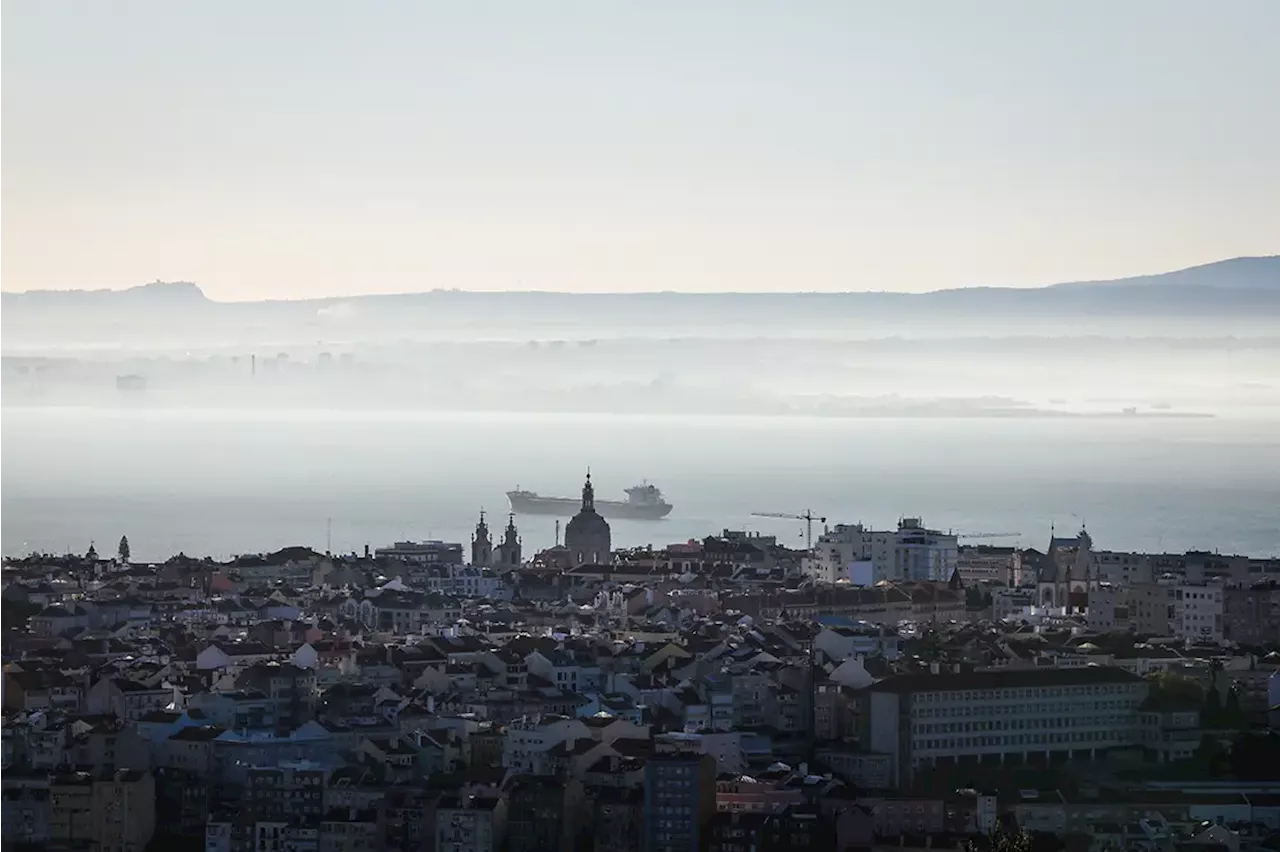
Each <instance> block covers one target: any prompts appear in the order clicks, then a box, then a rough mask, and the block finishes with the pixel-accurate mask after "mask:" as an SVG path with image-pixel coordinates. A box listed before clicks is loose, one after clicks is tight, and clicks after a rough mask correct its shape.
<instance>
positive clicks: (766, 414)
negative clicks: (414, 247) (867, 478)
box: [0, 400, 1219, 420]
mask: <svg viewBox="0 0 1280 852" xmlns="http://www.w3.org/2000/svg"><path fill="white" fill-rule="evenodd" d="M926 404H931V403H926ZM0 409H3V410H12V411H24V410H25V411H33V412H35V411H47V412H52V411H59V410H61V411H66V412H76V411H101V412H146V411H156V412H172V411H192V412H195V411H208V412H236V411H274V412H289V413H308V412H319V411H333V412H344V413H366V414H376V413H377V412H379V411H385V412H388V413H391V412H394V413H397V414H405V413H415V414H424V415H433V414H434V415H444V416H448V417H458V416H466V415H486V416H494V415H513V416H529V415H535V416H551V417H574V416H592V417H595V416H599V415H601V414H609V415H614V416H617V417H630V416H646V417H670V418H679V417H688V416H694V417H724V418H779V419H792V418H796V419H822V420H1208V419H1215V418H1217V417H1218V416H1219V415H1216V414H1212V413H1209V412H1201V411H1133V412H1127V411H1062V410H1054V409H1043V408H1007V409H988V410H983V409H973V410H966V409H964V408H963V407H957V408H956V409H954V410H946V409H941V410H938V411H932V412H931V411H921V410H918V409H914V410H913V409H912V408H911V407H909V406H906V407H903V408H901V409H891V408H885V409H881V410H876V411H861V412H859V411H823V410H792V411H785V410H773V411H770V410H760V411H742V410H717V409H715V408H714V407H710V408H707V409H705V410H696V409H686V410H683V411H662V410H655V409H646V410H636V411H610V412H602V411H585V410H575V409H573V408H563V409H561V408H556V409H541V410H537V409H502V408H484V407H479V408H477V407H472V408H447V407H428V406H415V405H407V404H401V405H395V404H385V405H382V406H380V407H378V408H369V407H364V406H355V405H345V406H315V405H300V404H290V403H289V402H288V401H284V402H280V403H278V404H267V405H245V406H235V405H220V406H200V405H186V404H183V403H179V402H173V403H164V402H157V401H154V400H147V401H145V402H144V401H141V400H139V401H136V402H127V401H121V402H118V403H115V404H103V403H85V404H78V405H77V404H71V403H67V402H62V401H59V402H47V403H41V402H36V401H30V400H23V401H12V402H11V401H8V400H4V401H0Z"/></svg>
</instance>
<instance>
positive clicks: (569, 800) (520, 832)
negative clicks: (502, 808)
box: [507, 775, 583, 852]
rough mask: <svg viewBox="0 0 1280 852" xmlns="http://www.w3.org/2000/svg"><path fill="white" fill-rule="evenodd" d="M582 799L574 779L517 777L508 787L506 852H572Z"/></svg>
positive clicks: (580, 785) (577, 782)
mask: <svg viewBox="0 0 1280 852" xmlns="http://www.w3.org/2000/svg"><path fill="white" fill-rule="evenodd" d="M582 801H583V795H582V782H581V781H577V780H575V779H573V778H553V777H548V776H536V775H523V776H517V777H516V778H514V779H512V781H511V782H510V783H509V784H508V785H507V852H573V850H574V848H575V842H576V840H577V836H578V822H579V816H580V813H581V807H582Z"/></svg>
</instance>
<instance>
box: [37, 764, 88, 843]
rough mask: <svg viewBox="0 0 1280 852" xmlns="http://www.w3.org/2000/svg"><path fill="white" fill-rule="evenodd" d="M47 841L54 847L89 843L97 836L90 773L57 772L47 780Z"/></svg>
mask: <svg viewBox="0 0 1280 852" xmlns="http://www.w3.org/2000/svg"><path fill="white" fill-rule="evenodd" d="M49 804H50V810H49V840H50V843H51V845H53V846H55V847H64V848H66V847H70V848H75V847H76V846H86V845H91V844H92V842H93V841H94V840H96V839H97V837H98V834H97V828H98V827H97V824H96V822H95V820H94V813H93V776H92V775H90V774H89V773H88V772H71V773H60V774H57V775H54V776H52V777H50V779H49Z"/></svg>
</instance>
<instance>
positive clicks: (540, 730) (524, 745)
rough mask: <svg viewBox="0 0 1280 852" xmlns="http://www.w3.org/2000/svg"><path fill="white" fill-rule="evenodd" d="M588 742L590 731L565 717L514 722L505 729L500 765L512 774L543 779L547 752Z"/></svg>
mask: <svg viewBox="0 0 1280 852" xmlns="http://www.w3.org/2000/svg"><path fill="white" fill-rule="evenodd" d="M591 739H592V736H591V729H590V728H588V727H587V726H586V724H584V723H583V721H582V720H581V719H575V718H569V717H565V716H534V717H524V718H520V719H516V720H514V721H512V722H511V724H510V725H508V726H507V737H506V742H505V744H504V746H503V750H502V765H503V767H504V768H507V769H510V770H512V771H513V772H522V773H526V774H529V775H545V774H547V773H548V772H550V770H551V749H553V748H554V747H556V746H558V745H560V744H561V743H565V744H566V745H567V747H568V748H569V749H570V750H572V747H573V744H574V743H575V742H579V741H581V742H586V741H589V740H591Z"/></svg>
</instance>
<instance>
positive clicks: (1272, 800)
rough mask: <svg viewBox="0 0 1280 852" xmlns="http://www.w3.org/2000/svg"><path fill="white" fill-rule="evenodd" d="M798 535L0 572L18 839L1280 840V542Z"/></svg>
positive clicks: (605, 851)
mask: <svg viewBox="0 0 1280 852" xmlns="http://www.w3.org/2000/svg"><path fill="white" fill-rule="evenodd" d="M808 520H809V522H810V523H812V522H814V521H818V522H819V523H818V528H817V529H815V530H814V531H813V539H812V542H811V545H809V546H807V547H806V548H805V549H793V548H790V547H787V546H784V545H782V544H780V543H779V542H778V540H777V539H776V538H774V537H772V536H766V535H762V534H760V533H754V532H741V531H733V530H723V531H721V532H719V533H716V534H710V535H707V536H706V537H705V538H703V539H702V540H691V541H688V542H684V543H679V544H670V545H667V546H654V547H645V548H636V549H616V548H614V547H613V545H612V541H611V533H610V527H609V523H608V521H607V520H606V518H605V517H604V516H603V515H602V514H601V512H598V511H597V507H596V502H595V495H594V489H593V487H592V484H591V481H590V477H588V478H587V481H586V483H585V484H584V486H583V490H582V497H581V505H580V506H579V507H577V512H576V514H574V515H573V517H572V519H571V520H569V522H568V523H567V524H566V525H565V528H564V534H563V540H561V538H560V536H559V535H557V539H556V545H555V546H554V547H551V548H548V549H546V550H543V551H541V552H538V553H526V552H524V549H523V546H522V541H521V535H520V532H519V528H518V526H517V520H516V516H515V515H514V514H512V515H508V516H506V517H504V518H502V519H500V520H499V521H497V522H496V523H493V525H492V526H491V519H490V518H488V517H486V516H485V515H484V513H480V516H479V517H478V519H477V523H476V526H475V531H474V534H473V536H472V538H471V541H470V542H469V543H467V544H464V543H461V542H456V543H455V542H442V541H422V542H409V541H404V542H396V543H393V544H389V545H387V546H382V547H373V548H368V547H367V548H365V550H364V552H363V553H357V554H337V553H322V552H318V551H316V550H313V549H311V548H307V547H285V548H284V549H281V550H279V551H277V552H274V553H268V554H258V555H243V556H238V557H235V558H233V559H231V560H229V561H224V562H219V561H214V560H211V559H207V558H196V557H190V556H187V555H184V554H177V555H175V556H173V557H172V558H170V559H168V560H166V561H164V562H162V563H156V564H140V563H137V562H134V561H133V560H131V558H130V544H129V541H128V538H127V536H125V537H122V538H121V539H120V541H119V544H118V546H117V547H116V549H115V552H114V553H110V554H103V553H99V552H98V551H97V549H96V547H95V546H90V547H89V548H88V551H87V552H86V553H85V554H84V555H74V554H66V555H48V554H31V555H30V556H27V557H23V558H13V559H8V560H6V562H5V565H4V589H3V605H4V619H3V620H4V636H3V643H4V645H3V651H4V698H3V703H4V729H3V734H4V737H3V749H4V751H3V769H4V773H3V791H4V810H3V815H2V816H3V819H2V821H0V824H2V825H3V839H4V845H5V848H6V849H9V848H12V849H22V848H37V847H38V848H42V849H51V850H53V849H102V850H113V851H114V852H140V850H143V849H204V850H207V852H242V850H243V852H250V850H290V852H320V850H323V852H340V850H353V852H354V850H368V849H389V850H403V852H408V850H421V852H427V850H438V852H499V850H505V852H553V851H554V850H578V852H590V850H598V852H632V850H634V852H660V850H711V852H749V850H757V851H758V852H775V850H776V851H777V852H782V850H810V849H837V850H851V849H854V850H861V849H871V848H887V847H892V848H910V849H922V848H944V849H945V848H957V847H961V846H966V845H968V844H972V843H973V842H974V841H975V839H976V838H979V839H980V838H987V837H989V836H991V835H992V834H993V833H995V832H997V831H998V829H1000V828H1012V827H1016V828H1017V829H1018V830H1021V831H1025V832H1028V833H1029V839H1030V843H1031V844H1032V847H1034V848H1036V849H1044V850H1056V849H1072V850H1079V852H1107V851H1108V850H1122V849H1140V850H1149V852H1174V851H1175V850H1207V849H1225V850H1229V852H1252V851H1253V850H1264V849H1273V850H1274V849H1277V848H1280V782H1278V781H1277V777H1278V776H1280V773H1278V772H1277V767H1280V733H1278V732H1280V583H1278V581H1280V559H1274V558H1272V559H1263V558H1252V557H1245V556H1224V555H1220V554H1214V553H1203V552H1196V553H1185V554H1167V553H1166V554H1156V553H1149V554H1144V553H1120V552H1112V551H1109V550H1106V549H1102V548H1099V547H1095V544H1094V542H1093V541H1092V539H1091V536H1090V534H1089V532H1088V530H1087V529H1086V528H1084V527H1083V526H1082V527H1081V528H1080V529H1078V530H1074V531H1071V532H1070V533H1064V532H1063V531H1053V530H1049V531H1046V536H1045V537H1046V541H1045V543H1044V546H1043V548H1042V549H1020V548H1016V547H1004V546H1000V545H999V544H998V543H984V542H982V539H983V536H982V535H976V536H973V538H977V539H978V540H979V543H974V544H968V543H962V542H961V540H959V539H958V538H957V536H955V535H953V534H949V533H943V532H940V531H937V530H931V529H929V528H928V527H927V525H926V524H925V523H924V522H923V521H922V520H921V519H914V518H905V519H903V520H902V521H900V523H899V524H898V526H897V528H896V529H893V530H872V529H869V528H864V527H863V526H861V525H853V524H836V525H833V526H828V525H826V524H825V523H823V522H822V521H821V519H816V518H812V517H810V518H808ZM999 537H1000V534H999V533H992V534H988V535H987V538H989V539H990V540H991V541H992V542H996V541H998V539H999Z"/></svg>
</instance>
